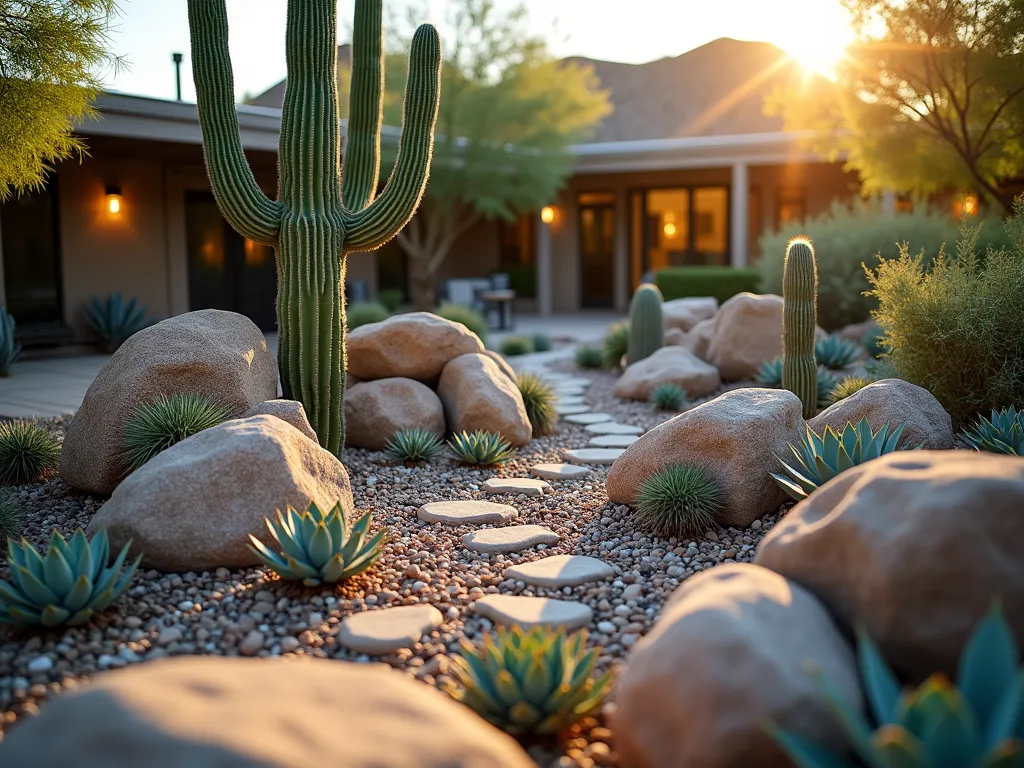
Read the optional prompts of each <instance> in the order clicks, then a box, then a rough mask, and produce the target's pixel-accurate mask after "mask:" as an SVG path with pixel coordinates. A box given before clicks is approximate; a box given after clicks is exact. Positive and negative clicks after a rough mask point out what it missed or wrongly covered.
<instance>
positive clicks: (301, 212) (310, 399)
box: [188, 0, 441, 455]
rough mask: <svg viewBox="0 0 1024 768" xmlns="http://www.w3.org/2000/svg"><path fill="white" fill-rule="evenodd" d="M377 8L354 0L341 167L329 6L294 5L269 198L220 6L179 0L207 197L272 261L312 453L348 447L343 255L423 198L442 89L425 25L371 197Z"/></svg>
mask: <svg viewBox="0 0 1024 768" xmlns="http://www.w3.org/2000/svg"><path fill="white" fill-rule="evenodd" d="M382 2H383V0H356V8H355V25H354V37H353V45H352V49H353V57H352V89H351V97H350V109H349V113H350V117H349V122H348V136H347V141H346V146H345V173H344V176H343V175H342V162H341V121H340V111H339V109H338V84H337V77H338V74H337V63H338V62H337V59H338V48H337V40H336V36H335V29H336V23H337V0H289V2H288V15H287V21H286V24H285V59H286V62H287V66H288V84H287V88H286V90H285V97H284V109H283V112H282V115H281V138H280V146H279V153H278V165H279V175H280V178H279V185H278V190H279V194H278V199H277V200H271V199H270V198H268V197H267V196H266V195H265V194H264V193H263V192H262V190H260V188H259V186H258V185H257V184H256V181H255V179H254V178H253V175H252V170H251V169H250V167H249V165H248V163H247V161H246V159H245V155H244V153H243V151H242V142H241V138H240V136H239V131H238V115H237V113H236V111H235V98H234V77H233V74H232V70H231V59H230V56H229V53H228V16H227V9H226V7H225V3H226V0H188V20H189V27H190V30H191V37H192V62H193V75H194V78H195V83H196V96H197V101H198V103H199V123H200V126H201V128H202V132H203V150H204V155H205V158H206V167H207V171H208V173H209V176H210V183H211V185H212V187H213V193H214V196H215V197H216V199H217V204H218V205H219V207H220V210H221V212H222V213H223V214H224V217H225V218H226V219H227V221H228V223H229V224H230V225H231V226H232V227H234V228H235V229H236V230H237V231H238V232H239V233H240V234H241V235H243V236H244V237H247V238H249V239H250V240H254V241H256V242H258V243H264V244H266V245H271V246H273V247H274V249H275V251H276V254H277V280H278V293H277V319H278V330H279V333H280V336H279V342H278V365H279V367H280V370H281V381H282V385H283V387H284V393H285V396H286V397H290V398H293V399H296V400H299V401H301V402H302V404H303V405H304V406H305V409H306V413H307V414H308V416H309V420H310V423H311V424H312V426H313V428H314V429H315V430H316V434H317V437H318V438H319V440H320V444H321V445H323V446H324V447H325V448H327V449H328V450H330V451H331V452H332V453H334V454H335V455H338V454H340V452H341V448H342V446H343V444H344V442H345V416H344V414H345V406H344V398H345V303H344V288H343V286H344V281H345V257H346V254H348V253H351V252H356V251H371V250H374V249H375V248H378V247H380V246H381V245H383V244H384V243H385V242H387V241H388V240H390V239H391V238H392V237H394V236H395V235H396V234H398V232H399V230H401V229H402V227H404V226H405V225H406V224H407V223H408V221H409V219H411V218H412V215H413V213H414V212H415V211H416V207H417V206H418V205H419V203H420V199H421V198H422V196H423V191H424V189H425V188H426V184H427V176H428V173H429V170H430V156H431V152H432V150H433V142H434V123H435V121H436V120H437V107H438V99H439V97H440V81H441V41H440V39H439V37H438V34H437V30H436V29H434V27H432V26H430V25H429V24H424V25H423V26H421V27H420V28H419V29H417V30H416V34H415V36H414V37H413V41H412V50H411V52H410V57H409V79H408V86H407V87H406V91H405V113H404V114H405V117H404V125H403V126H402V136H401V139H400V141H399V147H398V158H397V160H396V162H395V168H394V171H393V172H392V174H391V177H390V178H389V179H388V182H387V184H386V185H385V187H384V189H383V191H382V192H381V194H380V196H377V195H376V192H377V183H378V175H379V172H380V127H381V121H382V108H383V101H382V99H383V96H382V94H383V83H384V59H383V46H382V38H383V24H382V19H381V17H382V13H383V9H382Z"/></svg>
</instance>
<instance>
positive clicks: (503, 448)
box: [448, 429, 515, 467]
mask: <svg viewBox="0 0 1024 768" xmlns="http://www.w3.org/2000/svg"><path fill="white" fill-rule="evenodd" d="M448 447H449V448H451V449H452V453H454V454H455V457H456V458H457V459H458V460H459V461H461V462H462V463H463V464H469V465H472V466H477V467H492V466H494V465H495V464H501V463H502V462H503V461H507V460H508V459H509V458H510V457H511V456H512V454H513V453H514V452H515V449H514V448H513V447H512V444H511V443H509V442H508V441H507V440H506V439H505V438H503V437H502V436H501V434H500V433H498V432H484V431H483V430H479V429H478V430H476V431H475V432H460V433H458V434H456V435H452V438H451V440H449V441H448Z"/></svg>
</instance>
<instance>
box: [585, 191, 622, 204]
mask: <svg viewBox="0 0 1024 768" xmlns="http://www.w3.org/2000/svg"><path fill="white" fill-rule="evenodd" d="M576 202H577V203H578V204H579V205H615V193H614V192H580V193H579V195H578V196H577V197H576Z"/></svg>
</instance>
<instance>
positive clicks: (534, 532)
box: [462, 525, 558, 554]
mask: <svg viewBox="0 0 1024 768" xmlns="http://www.w3.org/2000/svg"><path fill="white" fill-rule="evenodd" d="M557 543H558V534H557V533H555V532H554V531H552V530H551V529H550V528H545V527H544V526H543V525H510V526H508V527H507V528H484V529H483V530H480V531H473V532H472V533H467V534H466V535H464V536H463V537H462V546H464V547H465V548H466V549H471V550H473V551H474V552H488V553H499V552H500V553H503V554H507V553H509V552H522V551H523V550H527V549H530V547H535V546H537V545H538V544H546V545H548V546H551V545H553V544H557Z"/></svg>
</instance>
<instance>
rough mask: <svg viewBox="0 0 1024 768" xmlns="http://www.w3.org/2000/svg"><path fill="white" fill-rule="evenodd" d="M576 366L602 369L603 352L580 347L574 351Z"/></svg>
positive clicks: (597, 349)
mask: <svg viewBox="0 0 1024 768" xmlns="http://www.w3.org/2000/svg"><path fill="white" fill-rule="evenodd" d="M576 365H577V366H579V367H580V368H604V351H603V350H601V348H600V347H589V346H586V345H584V346H581V347H579V348H578V349H577V350H576Z"/></svg>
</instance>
